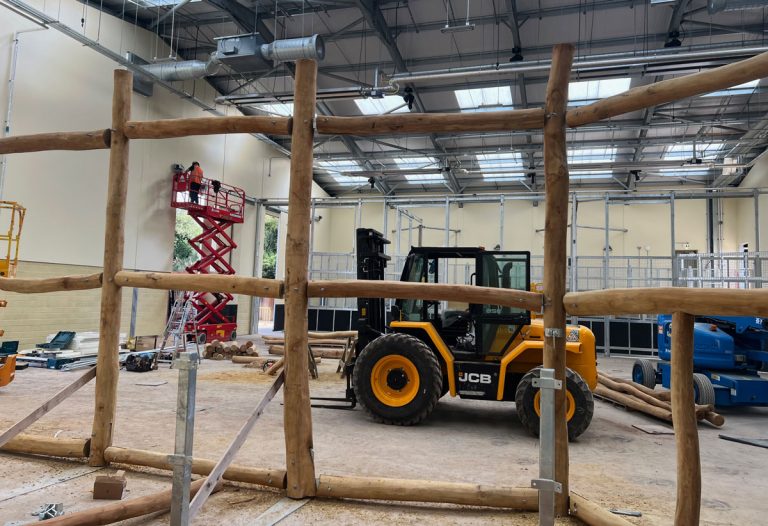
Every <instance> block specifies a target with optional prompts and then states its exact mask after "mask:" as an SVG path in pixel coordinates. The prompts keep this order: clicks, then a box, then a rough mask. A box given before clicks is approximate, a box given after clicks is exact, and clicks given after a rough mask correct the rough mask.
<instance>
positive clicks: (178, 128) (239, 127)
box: [125, 115, 291, 139]
mask: <svg viewBox="0 0 768 526" xmlns="http://www.w3.org/2000/svg"><path fill="white" fill-rule="evenodd" d="M223 133H266V134H269V135H290V134H291V118H290V117H272V116H264V117H262V116H241V115H236V116H231V117H195V118H190V119H163V120H157V121H129V122H127V123H126V125H125V135H126V136H127V137H128V138H129V139H170V138H174V137H189V136H192V135H219V134H223Z"/></svg>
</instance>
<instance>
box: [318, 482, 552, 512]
mask: <svg viewBox="0 0 768 526" xmlns="http://www.w3.org/2000/svg"><path fill="white" fill-rule="evenodd" d="M317 496H318V497H328V498H337V499H365V500H392V501H408V502H441V503H448V504H462V505H466V506H489V507H494V508H511V509H516V510H525V511H536V510H537V509H538V506H539V497H538V492H537V491H536V490H534V489H530V488H511V487H503V486H484V485H481V484H467V483H461V482H439V481H434V480H405V479H386V478H379V477H352V476H344V477H341V476H332V475H321V476H320V479H319V481H318V484H317Z"/></svg>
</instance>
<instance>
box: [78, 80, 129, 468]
mask: <svg viewBox="0 0 768 526" xmlns="http://www.w3.org/2000/svg"><path fill="white" fill-rule="evenodd" d="M114 76H115V77H114V78H115V87H114V94H113V97H112V130H113V132H112V134H111V138H112V142H111V147H110V152H109V181H108V184H107V211H106V221H105V223H104V276H103V278H102V286H101V316H100V320H99V351H98V353H99V354H98V357H97V361H96V371H97V373H96V391H95V394H94V401H95V408H94V412H93V430H92V432H91V458H90V459H89V461H88V463H89V464H90V465H91V466H103V465H104V463H105V460H104V450H105V449H106V448H107V447H109V446H110V445H112V433H113V432H114V426H115V410H116V408H117V378H118V374H119V372H120V363H119V355H118V353H119V350H120V349H119V345H120V313H121V306H122V290H121V288H120V285H118V284H117V283H115V274H117V273H118V272H119V271H121V270H122V269H123V253H124V250H125V204H126V198H127V196H128V155H129V152H128V143H129V140H128V138H127V137H126V136H125V135H124V134H123V131H122V130H123V127H124V125H125V123H126V121H128V120H129V119H130V118H131V97H132V91H131V88H132V86H133V75H132V74H131V72H130V71H125V70H116V71H115V73H114Z"/></svg>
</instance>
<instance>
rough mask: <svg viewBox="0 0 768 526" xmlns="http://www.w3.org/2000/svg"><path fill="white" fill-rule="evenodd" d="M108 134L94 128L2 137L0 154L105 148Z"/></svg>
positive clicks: (108, 137) (108, 141)
mask: <svg viewBox="0 0 768 526" xmlns="http://www.w3.org/2000/svg"><path fill="white" fill-rule="evenodd" d="M110 136H111V130H96V131H89V132H56V133H37V134H34V135H15V136H11V137H3V138H2V139H0V155H6V154H9V153H25V152H45V151H50V150H73V151H79V150H106V149H107V148H109V143H110Z"/></svg>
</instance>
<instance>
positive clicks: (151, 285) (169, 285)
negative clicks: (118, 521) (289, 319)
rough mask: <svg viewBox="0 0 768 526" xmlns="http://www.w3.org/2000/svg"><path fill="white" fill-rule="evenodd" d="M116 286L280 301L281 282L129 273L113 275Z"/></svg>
mask: <svg viewBox="0 0 768 526" xmlns="http://www.w3.org/2000/svg"><path fill="white" fill-rule="evenodd" d="M115 283H117V284H118V285H120V286H121V287H138V288H143V289H160V290H196V291H200V292H228V293H230V294H245V295H246V296H259V297H261V298H282V297H283V282H282V281H280V280H277V279H265V278H250V277H245V276H227V275H219V274H182V273H176V272H173V273H171V272H129V271H127V270H122V271H120V272H118V273H117V274H115Z"/></svg>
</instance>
